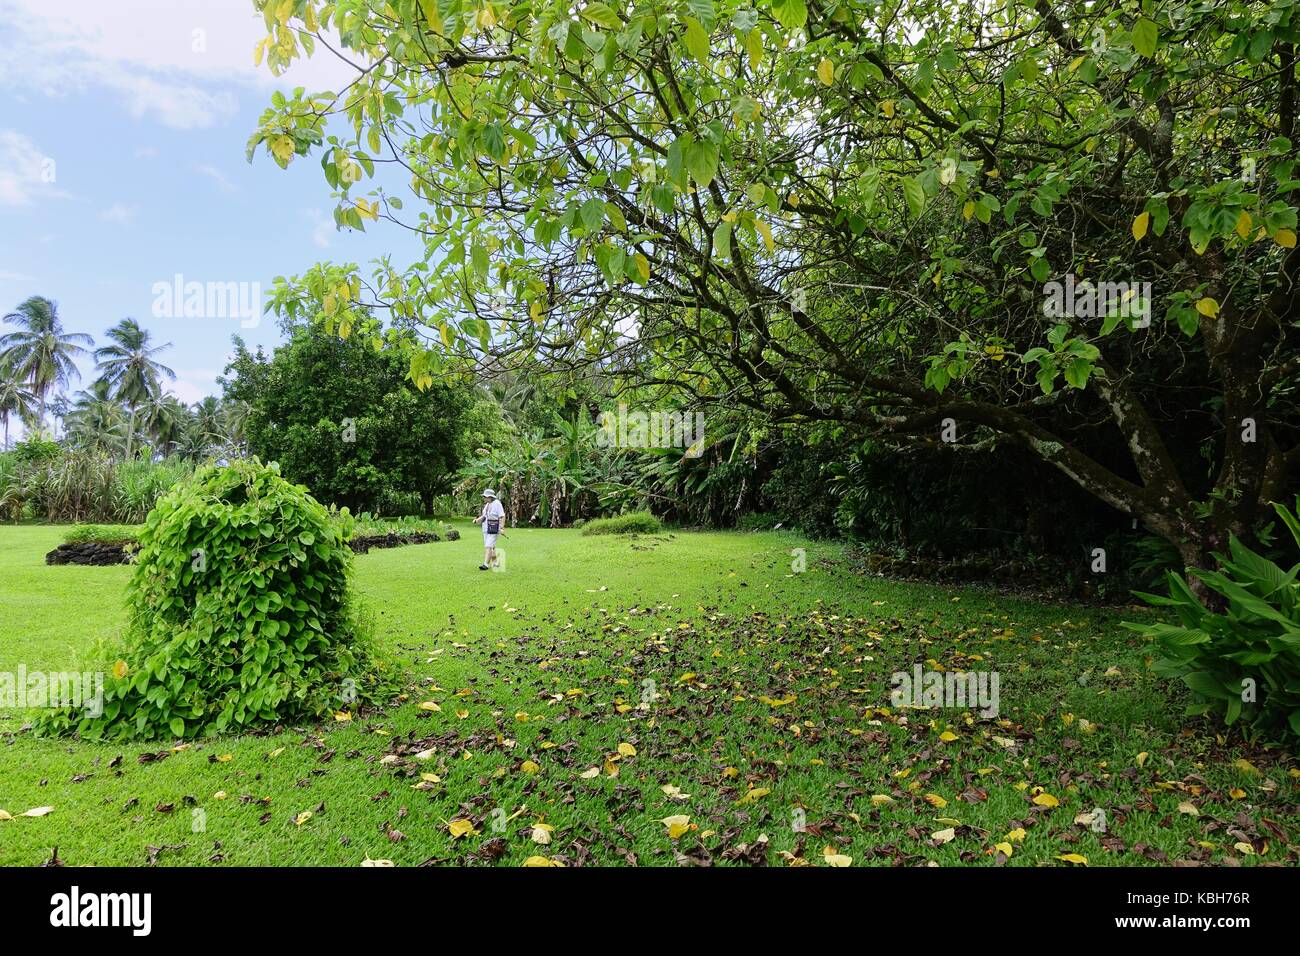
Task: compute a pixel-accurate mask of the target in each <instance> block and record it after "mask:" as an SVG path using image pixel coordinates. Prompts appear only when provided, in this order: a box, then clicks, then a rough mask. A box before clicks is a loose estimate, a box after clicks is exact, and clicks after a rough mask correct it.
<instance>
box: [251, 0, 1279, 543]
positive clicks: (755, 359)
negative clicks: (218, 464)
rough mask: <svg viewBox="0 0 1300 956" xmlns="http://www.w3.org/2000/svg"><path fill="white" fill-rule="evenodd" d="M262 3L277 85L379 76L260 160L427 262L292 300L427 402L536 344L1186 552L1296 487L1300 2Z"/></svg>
mask: <svg viewBox="0 0 1300 956" xmlns="http://www.w3.org/2000/svg"><path fill="white" fill-rule="evenodd" d="M256 5H257V7H258V9H259V10H260V11H261V12H262V13H263V14H264V16H265V21H266V25H267V29H268V37H267V39H266V41H264V43H263V44H262V45H261V46H260V47H259V48H258V51H257V57H258V59H259V60H262V59H263V58H265V61H266V62H267V63H268V64H269V67H270V68H271V69H272V70H273V71H278V70H280V69H282V68H284V67H285V66H286V65H288V64H289V63H290V62H291V61H292V60H293V59H294V58H295V57H297V56H299V55H302V54H303V53H304V52H311V51H312V50H313V49H315V47H316V45H317V44H319V43H330V42H332V40H331V38H332V37H334V36H337V37H338V38H339V39H340V40H341V43H342V49H341V50H336V51H335V52H338V53H339V54H340V55H342V56H344V57H346V58H349V59H353V60H355V61H356V63H357V66H358V68H359V71H360V72H359V74H358V76H357V79H356V81H355V82H354V83H352V84H351V85H350V86H349V87H348V88H347V89H345V90H342V91H329V92H320V91H310V92H309V91H306V90H302V89H299V90H295V91H294V92H293V94H292V95H290V96H287V97H286V96H284V95H282V94H276V95H275V96H274V97H273V99H272V104H271V106H270V107H269V108H268V110H267V111H266V113H265V114H264V116H263V117H262V120H261V123H260V125H259V127H258V128H257V129H256V130H255V131H254V133H253V135H252V137H251V138H250V141H249V155H250V158H251V157H252V156H253V155H254V153H255V152H256V151H257V149H258V148H259V147H264V148H265V150H266V151H267V152H268V153H269V154H270V156H271V157H272V158H273V160H274V161H275V162H277V163H278V164H279V165H281V166H285V165H287V164H288V163H289V162H291V161H294V160H295V158H296V157H305V156H308V155H313V154H314V155H316V156H317V157H318V158H319V160H320V163H321V167H322V170H323V173H324V177H325V179H326V181H327V183H328V185H329V187H330V188H331V189H333V190H335V192H336V194H337V196H338V198H339V204H338V208H337V210H336V213H335V216H336V220H337V221H338V223H339V225H340V226H343V227H349V228H364V227H365V224H366V222H368V221H372V220H375V219H378V218H380V217H383V218H386V219H391V220H392V221H394V222H397V223H401V224H402V225H404V226H406V227H408V228H410V229H413V230H416V231H417V232H418V233H419V234H420V235H421V236H422V237H423V239H424V241H425V243H426V247H427V248H426V253H425V255H424V256H423V257H422V258H421V259H420V260H419V261H416V262H414V263H410V264H394V263H393V262H392V261H391V260H384V261H381V262H379V263H377V264H376V266H375V267H374V268H373V269H372V270H370V271H367V272H363V271H362V270H360V269H358V268H357V267H356V266H352V265H338V264H322V265H319V266H317V267H315V268H313V269H312V270H310V271H309V272H308V273H306V274H305V275H303V276H300V277H297V278H295V279H293V280H285V281H282V282H280V283H279V284H278V285H277V288H276V290H275V293H274V296H273V302H274V305H275V306H276V307H277V308H278V309H279V310H280V311H281V312H282V313H283V314H285V315H288V316H290V317H294V318H297V317H302V316H307V317H310V318H311V319H312V320H314V321H316V322H318V323H320V324H321V326H322V327H323V328H324V329H325V330H326V331H327V332H328V333H330V334H337V335H340V336H343V337H348V336H352V335H358V336H361V337H363V338H364V339H366V340H367V341H370V342H373V343H375V344H378V345H386V346H388V347H389V348H392V349H395V350H398V351H400V352H401V353H402V354H404V355H405V359H406V362H407V365H408V373H409V376H410V378H411V380H412V381H413V382H414V383H415V384H417V385H419V386H421V387H425V386H428V385H429V384H431V383H432V382H433V381H434V377H435V375H436V374H437V373H438V372H439V371H440V370H441V369H443V368H444V367H445V366H446V363H447V362H448V361H449V360H455V359H463V360H470V361H479V360H481V359H482V358H483V357H484V356H485V355H491V356H492V357H493V358H494V359H495V360H503V359H505V360H510V359H522V357H525V356H541V357H543V358H544V359H545V360H546V361H547V363H548V365H549V366H551V367H565V366H579V365H586V364H599V365H600V366H601V367H602V369H604V370H606V371H608V372H611V373H614V374H622V375H627V376H629V377H630V378H631V379H632V380H634V381H636V382H637V383H640V384H641V385H643V386H644V385H651V386H656V385H657V386H662V387H663V388H665V389H671V390H673V391H675V392H676V393H678V394H679V395H685V396H687V397H688V398H689V399H690V400H692V401H693V402H696V403H700V404H706V405H707V404H719V403H722V404H732V405H736V404H739V405H742V406H747V407H750V408H752V409H754V410H755V411H757V412H760V413H761V414H763V415H766V416H768V417H770V419H771V420H773V421H808V420H818V419H823V420H830V421H834V422H839V423H842V424H843V425H844V427H845V428H846V429H849V430H850V431H851V432H852V433H856V434H860V435H862V436H863V437H867V436H871V437H874V438H875V439H878V440H882V441H885V442H888V443H904V442H908V441H925V442H936V441H940V440H948V439H952V440H953V441H952V444H953V445H954V446H956V447H958V448H964V449H979V448H982V447H987V446H989V445H992V444H997V443H1000V442H1014V443H1017V444H1019V445H1021V446H1023V447H1025V448H1027V449H1029V450H1030V451H1032V453H1033V454H1034V455H1036V456H1037V457H1038V458H1039V459H1040V460H1041V461H1043V462H1045V463H1048V464H1050V465H1052V466H1054V467H1056V468H1058V469H1059V470H1061V471H1062V472H1063V473H1065V474H1066V475H1068V476H1069V477H1070V478H1071V479H1072V480H1074V481H1075V482H1077V483H1078V484H1079V485H1080V486H1082V487H1083V488H1085V489H1086V490H1087V491H1088V492H1090V493H1091V494H1093V495H1095V496H1097V497H1098V498H1100V499H1101V500H1103V501H1105V502H1107V503H1108V504H1110V505H1112V506H1114V507H1115V508H1117V509H1119V510H1120V511H1122V512H1125V513H1127V514H1131V515H1133V516H1134V517H1136V518H1138V519H1140V520H1142V521H1143V522H1144V523H1145V524H1146V525H1147V526H1148V527H1149V528H1150V529H1151V530H1152V531H1154V532H1156V533H1157V534H1160V535H1162V536H1164V537H1165V538H1167V539H1168V540H1169V541H1171V542H1173V543H1175V544H1176V545H1177V546H1178V547H1179V548H1180V550H1181V552H1182V554H1183V556H1184V557H1185V558H1186V559H1187V560H1188V561H1189V562H1195V561H1204V560H1205V559H1206V554H1207V552H1208V550H1209V549H1211V548H1214V547H1220V546H1222V545H1223V544H1224V543H1225V541H1226V536H1227V534H1228V533H1229V532H1236V533H1238V534H1241V535H1247V536H1248V535H1249V534H1250V533H1251V531H1252V529H1253V527H1254V525H1255V523H1256V522H1257V521H1258V520H1259V519H1260V518H1261V516H1262V515H1263V513H1264V511H1265V510H1266V509H1264V508H1263V504H1264V503H1265V502H1267V501H1269V500H1273V499H1276V498H1278V497H1279V496H1281V495H1282V494H1283V493H1284V492H1285V491H1286V490H1287V489H1288V487H1289V482H1290V472H1291V469H1292V468H1293V467H1294V466H1295V464H1296V462H1297V460H1300V427H1298V425H1300V423H1298V422H1297V416H1296V409H1295V403H1294V397H1293V396H1294V390H1295V385H1296V381H1297V373H1300V355H1297V352H1296V348H1295V343H1296V328H1295V326H1296V320H1297V318H1298V315H1297V310H1298V309H1300V306H1298V305H1297V299H1296V297H1295V295H1294V291H1293V290H1294V285H1293V284H1294V281H1295V277H1296V273H1297V270H1298V269H1300V252H1297V251H1296V207H1295V202H1296V200H1295V189H1296V187H1297V185H1300V181H1297V180H1296V179H1295V178H1294V166H1295V158H1294V147H1293V139H1294V135H1295V121H1296V119H1295V114H1296V88H1297V81H1296V70H1295V65H1296V64H1295V41H1296V35H1297V26H1296V7H1295V3H1294V2H1293V0H1278V2H1269V3H1262V2H1244V0H1230V2H1208V0H1207V2H1202V0H1193V2H1167V3H1162V2H1150V0H1148V2H1136V0H1127V2H1118V3H1112V4H1105V5H1102V4H1095V3H1083V2H1055V3H1054V2H1050V0H1035V2H1024V0H1001V2H999V0H987V2H958V3H952V2H938V0H898V2H878V0H758V2H748V0H680V2H665V0H632V2H627V3H620V4H610V3H604V2H599V0H596V2H590V3H585V4H583V5H581V6H576V5H574V6H571V5H569V4H568V3H553V2H552V3H546V2H522V3H518V4H514V5H505V4H498V3H493V2H491V0H418V2H417V0H384V2H379V0H360V2H351V3H345V4H344V3H319V2H315V0H256ZM332 115H337V116H340V117H342V118H343V119H344V120H345V121H346V125H347V126H348V128H349V129H350V133H348V134H347V135H339V134H338V133H337V130H336V127H330V129H333V130H335V131H334V132H330V131H328V130H327V125H326V120H327V118H328V117H330V116H332ZM377 164H395V165H396V166H398V167H400V168H403V169H405V171H406V172H407V173H408V174H409V184H410V191H411V193H412V194H413V195H414V197H415V198H416V199H417V200H420V201H421V204H420V206H419V207H418V208H417V210H416V211H414V212H413V213H408V212H407V211H406V210H405V208H404V204H403V201H402V197H400V196H395V195H391V194H390V193H388V192H386V191H385V190H384V189H381V188H378V187H377V186H376V185H375V183H374V182H373V176H374V175H375V170H376V165H377ZM407 198H408V199H409V198H410V197H407ZM1063 290H1064V291H1065V292H1066V293H1067V295H1066V299H1067V300H1068V301H1064V302H1063V301H1062V296H1061V293H1062V291H1063ZM383 316H387V317H388V318H389V321H383V320H382V318H381V317H383ZM1115 449H1122V450H1123V451H1122V453H1120V454H1116V453H1115V451H1114V450H1115Z"/></svg>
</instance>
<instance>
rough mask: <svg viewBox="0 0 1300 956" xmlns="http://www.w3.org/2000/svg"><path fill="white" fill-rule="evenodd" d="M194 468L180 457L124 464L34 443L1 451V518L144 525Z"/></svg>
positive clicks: (100, 453) (95, 453) (87, 451)
mask: <svg viewBox="0 0 1300 956" xmlns="http://www.w3.org/2000/svg"><path fill="white" fill-rule="evenodd" d="M193 468H194V466H193V464H192V463H191V462H188V461H185V460H183V459H180V458H175V457H173V458H165V459H161V460H157V461H149V460H145V459H142V458H136V459H133V460H130V461H123V460H121V459H119V458H116V457H114V456H113V455H112V454H110V453H108V452H106V451H104V450H99V449H94V448H79V447H75V446H72V447H69V446H68V445H66V444H63V443H59V442H53V441H45V440H40V439H32V440H29V441H25V442H21V443H19V444H18V445H17V446H16V447H15V448H14V449H13V450H12V451H9V452H0V519H3V520H8V521H20V520H23V519H25V518H28V519H31V518H34V519H38V520H43V521H58V522H66V521H104V522H124V523H133V522H140V521H143V520H144V517H145V515H147V514H148V513H149V511H150V509H152V508H153V506H154V505H155V504H156V503H157V501H158V499H159V498H160V497H161V496H162V495H163V494H164V493H166V492H167V491H168V490H169V489H170V488H171V487H172V486H173V485H174V484H176V482H178V481H180V480H181V479H182V478H184V477H186V476H187V475H189V474H190V472H192V471H193Z"/></svg>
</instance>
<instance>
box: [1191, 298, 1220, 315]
mask: <svg viewBox="0 0 1300 956" xmlns="http://www.w3.org/2000/svg"><path fill="white" fill-rule="evenodd" d="M1196 311H1197V312H1199V313H1201V315H1204V316H1207V317H1209V318H1211V319H1212V318H1214V317H1215V316H1216V315H1218V314H1219V303H1218V302H1217V301H1216V300H1214V299H1211V298H1210V297H1209V296H1208V295H1207V296H1206V297H1205V298H1203V299H1197V300H1196Z"/></svg>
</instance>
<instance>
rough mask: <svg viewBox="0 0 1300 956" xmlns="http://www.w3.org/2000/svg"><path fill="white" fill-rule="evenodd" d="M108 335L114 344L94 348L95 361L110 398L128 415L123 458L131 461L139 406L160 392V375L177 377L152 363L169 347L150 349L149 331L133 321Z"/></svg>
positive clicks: (166, 368) (122, 324)
mask: <svg viewBox="0 0 1300 956" xmlns="http://www.w3.org/2000/svg"><path fill="white" fill-rule="evenodd" d="M107 335H108V337H109V339H111V340H112V342H113V344H112V345H105V346H104V347H102V348H98V349H95V361H97V362H98V363H99V368H100V372H101V374H102V375H103V377H104V378H105V379H106V380H107V381H108V384H109V385H110V386H111V387H112V389H113V397H114V398H116V399H117V400H118V401H120V402H121V403H122V404H123V405H125V406H126V407H127V408H128V409H129V410H130V412H131V421H130V423H129V426H128V428H129V431H128V432H127V436H126V457H127V458H130V457H131V443H132V441H133V440H134V438H135V429H136V417H137V414H138V412H139V410H140V406H141V405H143V404H145V403H147V402H148V401H149V400H150V399H151V398H152V397H153V396H154V395H156V394H157V393H158V392H160V391H161V390H162V389H161V385H160V382H159V379H160V377H161V376H163V375H166V376H167V377H168V378H175V377H176V373H175V372H173V371H172V370H171V369H169V368H168V367H167V366H166V365H162V364H160V363H158V362H156V361H154V356H156V355H158V354H159V353H160V352H162V351H163V350H164V349H169V348H171V346H172V344H171V343H170V342H167V343H166V344H164V345H157V346H151V345H150V344H149V337H150V334H149V331H148V330H147V329H142V328H140V323H138V322H136V320H135V319H123V320H122V321H121V322H119V323H117V325H115V326H113V328H111V329H109V330H108V333H107Z"/></svg>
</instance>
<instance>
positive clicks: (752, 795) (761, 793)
mask: <svg viewBox="0 0 1300 956" xmlns="http://www.w3.org/2000/svg"><path fill="white" fill-rule="evenodd" d="M771 792H772V791H771V790H770V789H769V788H767V787H755V788H754V789H753V790H750V791H749V792H748V793H746V794H745V795H744V796H743V797H741V798H740V799H739V800H737V801H736V806H738V807H742V806H744V805H745V804H748V803H753V802H754V801H755V800H758V799H759V798H760V797H766V796H767V795H768V794H769V793H771Z"/></svg>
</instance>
